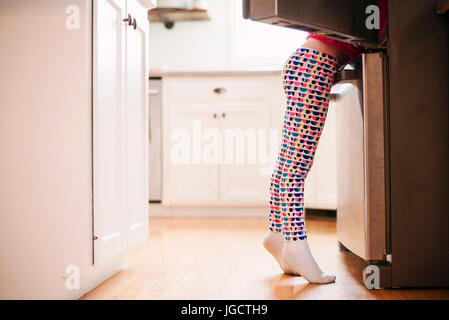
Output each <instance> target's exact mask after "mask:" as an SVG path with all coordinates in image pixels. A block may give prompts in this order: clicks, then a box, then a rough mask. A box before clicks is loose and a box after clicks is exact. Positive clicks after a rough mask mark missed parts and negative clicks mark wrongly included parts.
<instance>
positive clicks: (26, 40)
mask: <svg viewBox="0 0 449 320" xmlns="http://www.w3.org/2000/svg"><path fill="white" fill-rule="evenodd" d="M145 3H146V4H147V5H148V6H149V5H150V2H149V1H147V0H139V1H137V0H128V1H126V0H94V1H91V0H39V1H36V0H2V1H0V30H1V31H0V43H1V44H2V48H8V49H7V50H0V57H1V58H0V70H2V72H1V77H0V91H1V93H0V106H1V107H0V122H1V125H0V130H1V134H0V146H1V150H2V161H1V162H2V165H1V166H0V172H1V174H0V176H1V179H0V189H1V190H4V191H5V192H3V191H2V196H3V197H2V201H0V202H1V205H0V207H1V208H0V212H1V214H0V219H1V221H0V238H1V241H0V256H2V257H8V263H3V264H2V266H1V269H2V272H0V283H1V285H0V298H2V299H5V298H6V299H76V298H79V297H80V296H82V295H83V294H84V293H86V292H87V291H89V290H92V289H93V288H94V287H95V286H97V285H98V284H100V283H101V282H103V281H105V280H106V279H107V278H109V277H111V276H112V275H113V274H114V273H116V272H118V271H119V270H122V269H123V268H125V267H126V264H125V256H124V254H123V252H125V250H126V248H127V247H129V246H130V245H133V244H136V243H138V242H139V241H143V240H144V238H145V237H146V233H147V228H146V227H140V226H141V224H146V223H147V222H146V220H147V219H146V218H147V213H148V210H147V204H148V197H147V192H146V191H145V189H144V187H143V186H144V185H145V184H146V180H147V179H146V177H147V176H146V172H145V167H146V165H144V162H146V160H145V158H144V157H142V154H144V153H145V152H146V151H145V150H146V147H147V143H146V141H148V139H147V137H148V135H147V132H148V131H147V130H146V128H145V127H146V122H147V121H148V116H147V113H146V103H145V102H144V99H145V98H146V95H147V86H146V77H145V72H147V71H148V67H147V64H146V62H145V59H144V57H146V56H147V52H146V51H145V52H144V51H143V48H144V47H146V45H144V42H145V41H146V40H144V35H143V33H142V32H143V31H145V30H147V26H146V17H145V18H143V16H145V14H146V11H147V9H148V7H144V6H140V4H145ZM128 13H130V14H132V16H133V18H134V17H135V18H136V32H137V30H138V28H140V30H139V32H140V40H137V39H138V38H139V35H136V37H134V35H133V34H132V32H133V31H134V29H132V30H131V29H130V28H129V27H127V26H126V23H125V22H124V21H122V19H123V18H125V17H127V14H128ZM139 16H141V17H140V18H139ZM145 39H146V36H145ZM137 42H138V43H137ZM145 50H146V49H145ZM130 57H138V58H137V59H133V60H131V59H130ZM144 141H145V142H144ZM140 177H142V179H140ZM93 224H94V225H93ZM134 231H136V232H134ZM94 236H96V237H97V240H94ZM24 257H26V259H24ZM94 257H95V261H94V263H93V258H94ZM5 261H6V260H5ZM77 269H78V270H79V275H80V278H79V288H76V287H74V286H73V285H72V286H70V285H68V284H69V281H70V275H73V276H76V274H77V273H76V272H75V270H77ZM67 279H69V281H67ZM75 282H76V281H75Z"/></svg>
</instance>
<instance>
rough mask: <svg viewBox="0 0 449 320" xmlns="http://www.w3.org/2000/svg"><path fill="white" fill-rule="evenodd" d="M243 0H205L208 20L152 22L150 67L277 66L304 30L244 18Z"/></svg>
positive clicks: (213, 68)
mask: <svg viewBox="0 0 449 320" xmlns="http://www.w3.org/2000/svg"><path fill="white" fill-rule="evenodd" d="M241 8H242V4H241V0H209V1H208V10H209V13H210V16H211V21H183V22H176V23H175V26H174V28H173V29H170V30H169V29H166V28H165V27H164V25H163V24H162V23H150V67H151V69H152V70H159V71H160V70H167V71H197V70H228V69H232V70H238V69H278V70H279V69H281V67H282V65H283V63H284V62H285V60H286V59H287V57H288V56H289V55H290V53H292V52H293V51H294V50H295V49H296V48H298V47H299V46H300V45H301V44H302V43H303V42H304V41H305V37H306V35H307V34H306V33H305V32H302V31H298V30H292V29H287V28H281V27H276V26H271V25H266V24H262V23H258V22H253V21H249V20H244V19H243V18H242V13H241V12H242V9H241Z"/></svg>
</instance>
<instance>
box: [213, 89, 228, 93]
mask: <svg viewBox="0 0 449 320" xmlns="http://www.w3.org/2000/svg"><path fill="white" fill-rule="evenodd" d="M214 92H215V93H216V94H222V93H225V92H226V89H225V88H215V89H214Z"/></svg>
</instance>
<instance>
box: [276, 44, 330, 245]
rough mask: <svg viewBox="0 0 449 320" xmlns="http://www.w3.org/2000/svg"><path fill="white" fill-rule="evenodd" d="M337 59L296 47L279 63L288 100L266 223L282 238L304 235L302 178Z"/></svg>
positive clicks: (315, 141)
mask: <svg viewBox="0 0 449 320" xmlns="http://www.w3.org/2000/svg"><path fill="white" fill-rule="evenodd" d="M336 69H337V60H336V59H335V58H333V57H332V56H330V55H327V54H325V53H323V52H320V51H317V50H312V49H308V48H299V49H298V50H296V51H295V52H294V53H293V54H292V55H291V56H290V57H289V59H288V60H287V62H286V63H285V65H284V68H283V72H282V77H283V87H284V91H285V95H286V100H287V105H286V110H285V116H284V125H283V128H282V140H281V144H280V150H279V156H278V158H277V162H276V167H275V169H274V172H273V175H272V177H271V185H270V194H271V200H270V216H269V229H270V230H271V231H273V232H283V234H284V238H285V240H304V239H306V238H307V234H306V228H305V225H304V180H305V178H306V176H307V173H308V172H309V170H310V168H311V166H312V164H313V159H314V156H315V151H316V148H317V145H318V141H319V139H320V136H321V132H322V130H323V126H324V122H325V120H326V115H327V109H328V106H329V94H330V89H331V85H332V82H333V79H334V75H335V72H336Z"/></svg>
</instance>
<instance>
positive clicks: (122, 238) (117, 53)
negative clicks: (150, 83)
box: [93, 0, 126, 263]
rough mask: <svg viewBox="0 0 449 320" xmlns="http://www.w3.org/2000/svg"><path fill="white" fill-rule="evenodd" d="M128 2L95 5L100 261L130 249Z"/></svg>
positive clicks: (108, 1)
mask: <svg viewBox="0 0 449 320" xmlns="http://www.w3.org/2000/svg"><path fill="white" fill-rule="evenodd" d="M125 11H126V1H123V0H101V1H95V2H94V41H93V43H94V47H93V54H94V60H93V68H94V79H93V94H94V101H93V161H94V164H93V165H94V170H93V172H94V177H93V180H94V181H93V183H94V197H95V198H94V235H95V236H96V237H97V240H95V241H94V255H95V257H94V261H95V263H101V262H104V261H106V260H108V259H110V258H112V257H114V256H116V255H118V254H120V253H121V252H123V251H124V250H125V248H126V235H125V233H126V231H125V228H124V225H125V223H124V221H125V216H124V211H123V198H122V194H123V189H122V180H123V169H124V160H125V159H124V158H123V157H122V153H123V148H124V145H123V139H122V137H123V133H124V128H123V118H124V107H123V106H124V99H123V97H124V90H123V88H124V74H125V70H124V58H125V54H124V48H125V31H124V30H125V28H124V27H123V22H122V19H123V18H124V17H125Z"/></svg>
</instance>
